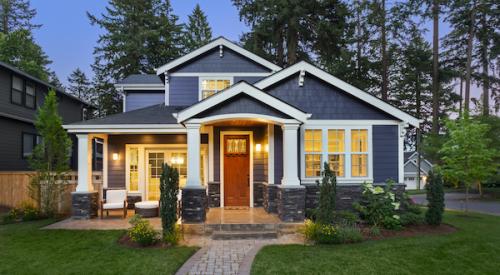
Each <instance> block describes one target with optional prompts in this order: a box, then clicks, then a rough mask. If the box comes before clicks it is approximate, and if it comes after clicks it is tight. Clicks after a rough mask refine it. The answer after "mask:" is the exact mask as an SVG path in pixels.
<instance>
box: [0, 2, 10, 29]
mask: <svg viewBox="0 0 500 275" xmlns="http://www.w3.org/2000/svg"><path fill="white" fill-rule="evenodd" d="M9 6H10V2H9V1H0V9H1V10H0V11H3V12H2V14H1V16H2V32H3V33H4V34H8V33H9V13H10V7H9Z"/></svg>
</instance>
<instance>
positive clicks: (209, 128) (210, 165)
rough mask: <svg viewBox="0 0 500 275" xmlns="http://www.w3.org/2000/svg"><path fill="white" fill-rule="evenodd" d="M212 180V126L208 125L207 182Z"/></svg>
mask: <svg viewBox="0 0 500 275" xmlns="http://www.w3.org/2000/svg"><path fill="white" fill-rule="evenodd" d="M213 181H214V127H213V126H208V182H213Z"/></svg>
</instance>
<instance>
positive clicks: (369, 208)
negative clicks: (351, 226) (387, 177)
mask: <svg viewBox="0 0 500 275" xmlns="http://www.w3.org/2000/svg"><path fill="white" fill-rule="evenodd" d="M393 183H394V182H393V181H388V182H387V184H386V186H385V188H382V187H380V186H377V187H374V186H373V185H372V184H371V183H363V194H362V199H361V201H360V202H357V203H354V204H353V206H354V209H356V211H358V212H359V214H360V217H361V218H362V219H363V220H365V221H367V222H368V224H370V225H373V226H383V227H384V228H387V229H399V228H400V227H401V224H400V221H399V215H397V211H398V210H399V207H400V202H398V201H397V200H396V196H395V195H394V193H392V192H391V188H392V185H393Z"/></svg>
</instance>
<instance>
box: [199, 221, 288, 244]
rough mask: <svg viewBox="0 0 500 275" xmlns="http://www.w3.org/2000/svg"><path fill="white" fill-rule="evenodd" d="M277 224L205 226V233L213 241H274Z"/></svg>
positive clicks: (276, 236)
mask: <svg viewBox="0 0 500 275" xmlns="http://www.w3.org/2000/svg"><path fill="white" fill-rule="evenodd" d="M278 229H279V226H278V224H207V225H206V226H205V233H206V234H207V235H210V236H211V238H212V239H213V240H245V239H276V238H278V234H279V230H278Z"/></svg>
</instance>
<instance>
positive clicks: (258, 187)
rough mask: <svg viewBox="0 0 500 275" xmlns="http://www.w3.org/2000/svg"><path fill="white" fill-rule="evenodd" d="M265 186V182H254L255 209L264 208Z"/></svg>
mask: <svg viewBox="0 0 500 275" xmlns="http://www.w3.org/2000/svg"><path fill="white" fill-rule="evenodd" d="M264 185H265V182H254V183H253V206H254V207H262V206H264Z"/></svg>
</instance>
